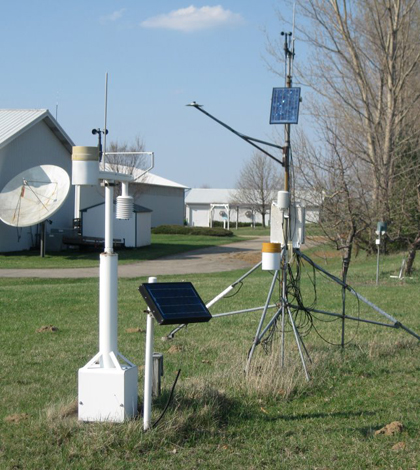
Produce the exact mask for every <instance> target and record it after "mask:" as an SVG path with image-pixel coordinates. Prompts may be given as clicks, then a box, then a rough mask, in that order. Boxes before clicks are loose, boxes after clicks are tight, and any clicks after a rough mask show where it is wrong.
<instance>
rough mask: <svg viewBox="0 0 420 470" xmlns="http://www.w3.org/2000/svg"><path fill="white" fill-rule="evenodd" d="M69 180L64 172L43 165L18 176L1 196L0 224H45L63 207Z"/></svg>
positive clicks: (20, 225) (61, 169)
mask: <svg viewBox="0 0 420 470" xmlns="http://www.w3.org/2000/svg"><path fill="white" fill-rule="evenodd" d="M69 190H70V178H69V175H68V174H67V172H66V171H65V170H63V168H60V167H58V166H54V165H40V166H36V167H34V168H30V169H29V170H25V171H23V172H22V173H19V174H18V175H17V176H15V177H14V178H13V179H12V180H10V181H9V182H8V183H7V184H6V186H5V187H4V188H3V190H2V191H1V193H0V220H2V221H3V222H4V223H5V224H7V225H11V226H12V227H30V226H31V225H36V224H39V223H41V222H44V221H45V220H47V219H48V218H49V217H51V216H52V215H53V214H55V213H56V212H57V211H58V209H60V207H61V206H62V204H63V203H64V201H65V199H66V197H67V195H68V193H69Z"/></svg>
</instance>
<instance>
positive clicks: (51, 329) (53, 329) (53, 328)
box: [36, 325, 58, 333]
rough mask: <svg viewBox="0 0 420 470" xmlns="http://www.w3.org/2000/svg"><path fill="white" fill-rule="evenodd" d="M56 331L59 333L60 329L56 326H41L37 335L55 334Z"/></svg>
mask: <svg viewBox="0 0 420 470" xmlns="http://www.w3.org/2000/svg"><path fill="white" fill-rule="evenodd" d="M56 331H58V328H57V327H56V326H54V325H45V326H41V328H38V329H37V330H36V332H37V333H54V332H56Z"/></svg>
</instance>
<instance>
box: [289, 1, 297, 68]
mask: <svg viewBox="0 0 420 470" xmlns="http://www.w3.org/2000/svg"><path fill="white" fill-rule="evenodd" d="M295 12H296V2H294V3H293V19H292V54H293V59H294V57H295ZM293 62H294V60H292V63H291V65H290V75H292V76H293Z"/></svg>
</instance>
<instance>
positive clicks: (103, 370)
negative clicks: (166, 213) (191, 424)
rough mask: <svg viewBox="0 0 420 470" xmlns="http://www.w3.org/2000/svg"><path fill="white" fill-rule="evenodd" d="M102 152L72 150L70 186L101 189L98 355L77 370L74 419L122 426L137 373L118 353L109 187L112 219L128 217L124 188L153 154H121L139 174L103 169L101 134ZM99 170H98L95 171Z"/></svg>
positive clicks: (130, 410) (133, 404) (129, 413)
mask: <svg viewBox="0 0 420 470" xmlns="http://www.w3.org/2000/svg"><path fill="white" fill-rule="evenodd" d="M107 94H108V74H106V82H105V125H104V129H107V123H106V121H107V111H106V109H107V106H106V102H107ZM98 132H99V136H101V134H103V135H104V144H103V151H102V149H100V146H98V147H80V146H78V147H73V153H72V184H73V185H75V186H76V188H80V187H83V186H99V185H101V186H103V188H104V190H105V227H104V235H105V239H104V251H103V253H101V254H100V257H99V259H100V264H99V352H98V353H97V354H96V355H95V356H94V357H93V358H92V359H91V360H90V361H89V362H88V363H87V364H86V365H85V366H84V367H82V368H81V369H79V375H78V377H79V391H78V415H79V420H81V421H114V422H123V421H125V420H126V419H129V418H133V417H135V416H136V415H137V389H138V384H137V382H138V369H137V366H136V365H134V364H133V363H132V362H131V361H130V360H129V359H127V358H126V357H125V356H123V355H122V354H121V353H120V351H119V349H118V343H117V339H118V254H117V253H115V252H114V247H113V245H114V243H113V242H114V238H113V225H114V223H113V221H114V204H113V202H114V188H115V186H116V185H117V184H118V183H121V185H122V194H121V196H118V197H117V198H116V199H117V208H116V218H118V219H124V220H126V219H129V218H130V217H131V216H132V213H133V198H132V196H130V195H129V184H130V183H134V182H135V181H136V180H137V179H138V178H139V177H141V176H142V175H143V174H144V173H145V172H147V171H149V170H151V169H152V167H153V164H154V154H153V152H121V154H126V153H129V154H130V156H134V157H135V156H136V155H137V156H138V157H141V156H144V155H147V156H149V157H150V159H151V165H150V167H149V168H147V169H146V170H144V172H143V173H142V175H141V176H138V177H137V178H135V177H134V176H133V175H130V174H124V173H118V172H112V171H106V163H107V158H108V157H109V156H111V155H114V154H115V153H111V152H110V153H107V152H106V135H107V133H108V132H107V131H101V130H100V129H99V131H98V130H97V133H98ZM101 166H102V169H100V167H101Z"/></svg>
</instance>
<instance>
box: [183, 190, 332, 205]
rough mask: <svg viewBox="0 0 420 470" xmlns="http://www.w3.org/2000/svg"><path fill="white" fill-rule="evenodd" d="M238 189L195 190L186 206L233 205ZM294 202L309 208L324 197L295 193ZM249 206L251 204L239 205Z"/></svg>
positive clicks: (186, 198)
mask: <svg viewBox="0 0 420 470" xmlns="http://www.w3.org/2000/svg"><path fill="white" fill-rule="evenodd" d="M236 191H238V190H237V189H214V188H210V189H207V188H193V189H191V190H190V191H188V193H187V194H186V196H185V204H233V205H236V202H235V193H236ZM293 196H294V200H295V201H297V202H300V203H305V204H306V205H307V206H315V207H316V206H319V205H320V204H321V202H322V199H323V196H322V195H319V194H317V193H315V192H314V191H313V192H310V191H295V192H294V193H293ZM239 205H242V206H248V205H249V204H246V203H244V204H239Z"/></svg>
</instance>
